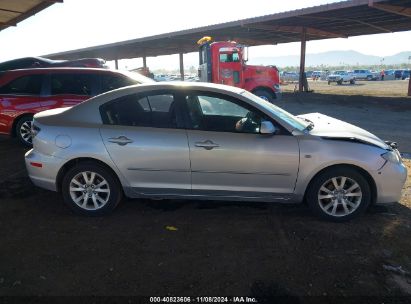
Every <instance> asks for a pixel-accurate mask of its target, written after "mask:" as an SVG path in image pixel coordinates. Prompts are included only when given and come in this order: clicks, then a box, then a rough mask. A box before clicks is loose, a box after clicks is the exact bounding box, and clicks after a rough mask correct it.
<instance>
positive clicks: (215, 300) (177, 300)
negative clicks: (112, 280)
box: [150, 297, 258, 303]
mask: <svg viewBox="0 0 411 304" xmlns="http://www.w3.org/2000/svg"><path fill="white" fill-rule="evenodd" d="M150 303H258V301H257V299H256V298H253V297H150Z"/></svg>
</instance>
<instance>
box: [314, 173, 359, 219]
mask: <svg viewBox="0 0 411 304" xmlns="http://www.w3.org/2000/svg"><path fill="white" fill-rule="evenodd" d="M361 200H362V191H361V187H360V185H359V183H357V182H356V181H355V180H354V179H352V178H349V177H346V176H338V177H333V178H331V179H329V180H327V181H326V182H325V183H323V184H322V186H321V187H320V190H319V191H318V203H319V205H320V207H321V209H322V210H323V211H324V212H325V213H327V214H328V215H331V216H334V217H342V216H346V215H349V214H351V213H353V212H354V211H355V210H357V208H358V207H359V206H360V204H361Z"/></svg>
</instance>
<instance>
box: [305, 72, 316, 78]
mask: <svg viewBox="0 0 411 304" xmlns="http://www.w3.org/2000/svg"><path fill="white" fill-rule="evenodd" d="M313 72H314V71H306V72H305V77H307V78H312V76H313Z"/></svg>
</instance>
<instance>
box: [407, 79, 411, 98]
mask: <svg viewBox="0 0 411 304" xmlns="http://www.w3.org/2000/svg"><path fill="white" fill-rule="evenodd" d="M408 96H411V76H410V80H408Z"/></svg>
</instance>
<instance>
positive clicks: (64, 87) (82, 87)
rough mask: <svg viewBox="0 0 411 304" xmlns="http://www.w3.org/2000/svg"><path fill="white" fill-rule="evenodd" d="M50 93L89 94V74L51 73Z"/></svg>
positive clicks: (90, 84) (90, 76) (90, 79)
mask: <svg viewBox="0 0 411 304" xmlns="http://www.w3.org/2000/svg"><path fill="white" fill-rule="evenodd" d="M50 86H51V90H50V91H51V95H61V94H70V95H91V86H92V75H91V74H52V75H51V76H50Z"/></svg>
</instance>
